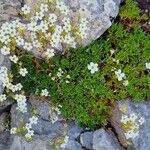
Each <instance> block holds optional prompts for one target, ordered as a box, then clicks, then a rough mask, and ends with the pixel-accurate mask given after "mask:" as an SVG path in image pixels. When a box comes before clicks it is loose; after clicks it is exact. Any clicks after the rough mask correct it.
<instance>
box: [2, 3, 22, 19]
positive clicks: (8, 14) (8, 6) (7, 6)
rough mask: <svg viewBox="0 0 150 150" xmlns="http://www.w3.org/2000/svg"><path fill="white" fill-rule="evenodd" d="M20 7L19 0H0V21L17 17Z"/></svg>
mask: <svg viewBox="0 0 150 150" xmlns="http://www.w3.org/2000/svg"><path fill="white" fill-rule="evenodd" d="M20 8H21V0H1V1H0V22H2V21H9V20H11V19H14V18H17V17H18V11H19V9H20Z"/></svg>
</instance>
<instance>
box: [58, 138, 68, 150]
mask: <svg viewBox="0 0 150 150" xmlns="http://www.w3.org/2000/svg"><path fill="white" fill-rule="evenodd" d="M68 141H69V136H65V138H64V143H63V144H61V145H60V147H61V148H65V147H66V145H67V143H68Z"/></svg>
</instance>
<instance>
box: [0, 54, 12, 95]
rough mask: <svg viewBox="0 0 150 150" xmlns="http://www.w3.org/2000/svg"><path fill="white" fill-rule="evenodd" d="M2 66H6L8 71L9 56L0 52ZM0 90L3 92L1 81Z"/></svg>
mask: <svg viewBox="0 0 150 150" xmlns="http://www.w3.org/2000/svg"><path fill="white" fill-rule="evenodd" d="M2 66H6V67H7V69H8V71H9V70H10V61H9V58H8V57H6V56H4V55H2V54H1V53H0V67H2ZM2 92H3V87H2V83H1V82H0V93H2Z"/></svg>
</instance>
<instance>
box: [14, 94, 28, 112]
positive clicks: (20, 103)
mask: <svg viewBox="0 0 150 150" xmlns="http://www.w3.org/2000/svg"><path fill="white" fill-rule="evenodd" d="M15 100H16V101H17V109H18V110H20V111H21V112H23V113H26V112H27V103H26V101H27V100H26V97H25V96H24V95H21V94H16V95H15Z"/></svg>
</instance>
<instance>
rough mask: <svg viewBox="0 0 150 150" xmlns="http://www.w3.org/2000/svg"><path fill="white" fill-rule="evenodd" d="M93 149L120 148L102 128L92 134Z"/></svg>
mask: <svg viewBox="0 0 150 150" xmlns="http://www.w3.org/2000/svg"><path fill="white" fill-rule="evenodd" d="M93 149H94V150H121V149H122V148H121V147H120V145H119V144H118V143H117V141H116V139H115V138H114V137H113V136H111V134H109V133H108V132H106V131H105V130H104V129H99V130H96V131H95V132H94V134H93Z"/></svg>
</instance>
